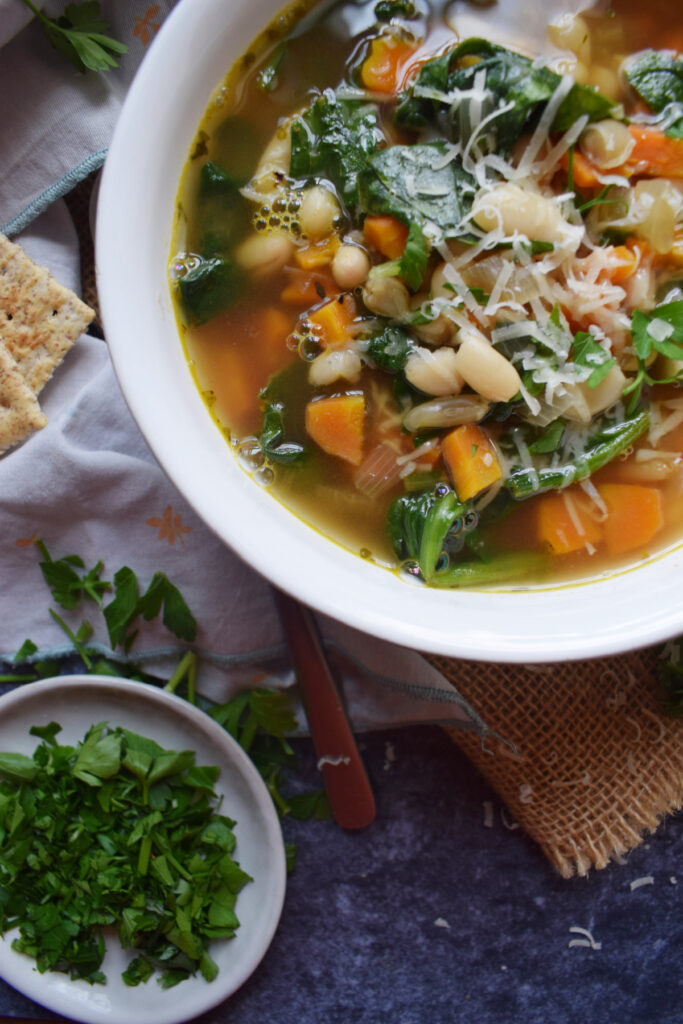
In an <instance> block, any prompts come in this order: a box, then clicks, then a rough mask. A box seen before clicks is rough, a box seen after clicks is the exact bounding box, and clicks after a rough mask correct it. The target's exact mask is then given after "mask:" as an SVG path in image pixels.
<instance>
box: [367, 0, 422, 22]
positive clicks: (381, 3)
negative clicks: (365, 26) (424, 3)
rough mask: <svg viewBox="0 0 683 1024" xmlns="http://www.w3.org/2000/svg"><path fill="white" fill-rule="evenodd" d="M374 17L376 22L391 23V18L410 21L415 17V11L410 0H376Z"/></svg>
mask: <svg viewBox="0 0 683 1024" xmlns="http://www.w3.org/2000/svg"><path fill="white" fill-rule="evenodd" d="M375 17H376V18H377V21H391V19H392V18H405V19H406V20H410V19H411V18H415V17H417V10H416V8H415V4H414V3H412V0H378V3H376V4H375Z"/></svg>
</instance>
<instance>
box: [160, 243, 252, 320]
mask: <svg viewBox="0 0 683 1024" xmlns="http://www.w3.org/2000/svg"><path fill="white" fill-rule="evenodd" d="M243 277H244V275H243V272H242V271H241V269H240V268H239V267H237V265H236V264H234V263H232V262H231V261H229V260H226V259H223V258H222V257H220V256H211V257H209V258H208V259H207V258H205V257H203V256H197V255H193V256H192V257H190V258H189V259H188V261H187V266H186V267H184V271H183V273H182V275H181V276H180V277H178V279H177V280H176V283H175V288H176V291H177V293H178V298H179V300H180V308H181V309H182V311H183V315H184V317H185V319H186V320H187V322H188V324H191V325H192V326H200V325H201V324H205V323H208V321H209V320H212V319H213V318H214V317H215V316H218V314H219V313H222V312H223V310H225V309H227V308H228V306H231V305H233V303H235V302H237V300H238V298H239V297H240V295H241V294H242V284H243Z"/></svg>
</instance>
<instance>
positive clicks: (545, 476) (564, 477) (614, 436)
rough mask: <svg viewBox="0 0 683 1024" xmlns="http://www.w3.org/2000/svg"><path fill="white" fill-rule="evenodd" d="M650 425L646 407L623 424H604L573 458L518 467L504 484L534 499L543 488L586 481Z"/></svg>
mask: <svg viewBox="0 0 683 1024" xmlns="http://www.w3.org/2000/svg"><path fill="white" fill-rule="evenodd" d="M649 425H650V414H649V412H648V411H647V410H643V411H642V412H639V413H637V414H636V415H635V416H632V417H630V418H629V419H627V420H624V421H623V422H622V423H614V424H612V426H609V427H605V429H604V430H601V431H600V432H599V433H598V434H596V435H595V436H594V437H593V438H592V441H591V445H590V447H589V448H587V449H586V450H585V451H584V452H583V454H582V455H579V456H578V457H577V458H576V459H574V460H573V461H571V462H566V463H564V464H563V465H560V466H546V467H544V468H540V469H527V468H526V467H524V468H520V469H516V470H514V471H513V472H512V473H511V474H510V476H509V477H508V478H507V480H506V481H505V486H506V487H507V489H508V490H509V492H510V494H512V496H513V497H514V498H531V497H533V496H534V495H535V494H541V493H542V492H543V491H558V490H561V489H562V488H564V487H569V485H570V484H575V483H578V482H579V481H580V480H585V479H586V478H587V477H589V476H590V475H591V474H592V473H595V472H596V471H597V470H598V469H601V468H602V467H603V466H606V465H607V463H608V462H611V461H612V459H614V458H616V457H617V456H618V455H621V454H622V453H623V452H625V451H626V449H627V448H629V447H630V446H631V445H632V444H633V442H634V441H635V440H636V439H637V438H639V437H640V435H641V434H643V433H644V432H645V431H646V430H647V428H648V427H649Z"/></svg>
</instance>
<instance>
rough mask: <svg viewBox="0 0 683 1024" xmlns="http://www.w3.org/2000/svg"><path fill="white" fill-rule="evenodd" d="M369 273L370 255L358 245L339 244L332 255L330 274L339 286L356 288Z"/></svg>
mask: <svg viewBox="0 0 683 1024" xmlns="http://www.w3.org/2000/svg"><path fill="white" fill-rule="evenodd" d="M369 273H370V257H369V256H368V254H367V253H366V252H365V250H364V249H361V247H360V246H359V245H340V246H339V248H338V249H337V251H336V253H335V254H334V256H333V257H332V276H333V277H334V279H335V281H336V282H337V284H338V285H339V287H340V288H344V289H349V288H357V287H358V285H360V284H363V283H364V282H365V281H366V280H367V276H368V274H369Z"/></svg>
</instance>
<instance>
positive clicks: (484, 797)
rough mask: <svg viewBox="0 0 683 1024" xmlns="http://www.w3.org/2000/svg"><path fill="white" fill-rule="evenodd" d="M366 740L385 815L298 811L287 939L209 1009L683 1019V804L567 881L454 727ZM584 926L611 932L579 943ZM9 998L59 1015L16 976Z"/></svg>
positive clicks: (586, 1022) (558, 1023)
mask: <svg viewBox="0 0 683 1024" xmlns="http://www.w3.org/2000/svg"><path fill="white" fill-rule="evenodd" d="M362 745H363V748H364V757H365V760H366V764H367V766H368V770H369V772H370V775H371V778H372V782H373V786H374V789H375V793H376V798H377V806H378V813H377V820H376V822H375V824H374V825H372V826H371V827H370V828H369V829H367V830H365V831H364V832H361V833H352V832H343V831H341V830H340V829H339V828H338V827H337V826H335V825H334V824H333V823H332V822H329V821H313V822H295V821H287V822H286V823H285V828H284V831H285V838H286V839H287V840H289V841H293V842H296V843H297V844H298V860H297V865H296V868H295V870H294V872H293V873H292V874H291V876H290V878H289V882H288V890H287V897H286V902H285V907H284V912H283V915H282V919H281V923H280V927H279V929H278V931H277V933H276V936H275V939H274V941H273V944H272V945H271V948H270V950H269V951H268V953H267V954H266V956H265V958H264V960H263V962H262V963H261V965H260V967H259V968H258V969H257V971H256V972H255V973H254V974H253V975H252V977H251V978H250V979H249V980H248V981H247V983H246V984H245V985H244V986H243V987H242V988H241V989H240V990H239V991H238V992H237V993H235V995H233V997H232V998H231V999H230V1000H229V1001H228V1002H227V1003H225V1004H223V1005H222V1006H220V1007H218V1008H216V1009H215V1010H214V1011H212V1012H211V1013H208V1014H205V1015H204V1016H202V1017H201V1018H199V1021H200V1022H201V1024H223V1022H229V1024H385V1022H386V1024H389V1022H391V1024H461V1022H463V1024H465V1022H467V1024H470V1022H472V1024H681V1022H683V985H682V984H681V962H682V957H681V952H682V947H683V918H682V916H681V899H682V896H683V860H682V858H683V829H682V827H681V826H682V825H683V816H680V815H679V816H677V817H674V818H670V819H668V820H667V821H666V822H665V823H664V824H663V825H662V826H661V828H660V829H659V831H658V832H657V833H656V834H655V835H653V836H651V837H649V838H648V839H647V840H646V842H645V843H644V845H643V846H642V847H640V848H639V849H637V850H635V851H633V852H632V853H631V854H630V855H629V856H628V858H627V860H626V863H625V864H614V865H611V866H610V867H609V868H607V869H606V870H604V871H600V872H594V873H593V874H592V875H590V876H589V877H588V878H582V879H581V878H577V879H573V880H570V881H566V880H563V879H561V878H560V877H559V876H558V875H557V874H556V873H555V871H554V870H553V868H552V867H551V866H550V865H549V864H548V863H547V862H546V860H545V859H544V857H543V855H542V854H541V853H540V851H539V850H538V848H537V847H536V846H535V844H534V843H533V842H532V841H531V840H530V839H529V838H528V837H527V836H526V835H525V834H524V833H523V832H522V831H521V830H520V829H516V830H510V829H508V828H506V827H505V826H504V824H503V822H502V819H501V815H500V802H499V801H498V800H497V798H496V797H495V795H494V794H493V793H492V791H491V789H490V787H489V786H488V785H487V783H486V782H485V781H484V780H483V779H482V778H481V776H480V775H479V774H478V773H477V772H476V771H475V769H474V768H473V767H472V766H471V765H470V763H469V762H468V761H467V759H466V758H465V757H464V756H463V755H462V754H461V753H460V751H459V750H458V749H457V747H456V746H455V745H454V744H453V743H452V742H451V741H450V740H449V739H448V737H447V736H445V735H444V734H443V733H442V732H441V730H439V729H438V728H437V727H432V726H419V727H410V728H406V729H403V730H392V731H391V732H381V733H372V734H369V735H366V736H364V737H363V739H362ZM295 746H296V747H297V750H298V752H299V755H300V759H299V769H298V771H297V777H296V779H295V780H294V782H293V785H294V786H297V787H300V788H308V787H310V786H311V785H318V784H319V776H318V775H317V771H316V768H315V757H314V755H313V752H312V749H311V745H310V743H309V742H308V741H307V740H300V741H297V742H296V743H295ZM387 754H389V755H391V754H393V755H394V759H393V760H390V759H389V758H388V757H387ZM290 788H291V787H290ZM484 801H491V802H492V803H493V808H494V815H493V827H492V828H487V827H485V825H484V821H485V810H484ZM679 872H680V878H678V882H677V883H675V882H674V881H672V880H673V879H676V878H677V876H678V873H679ZM649 875H652V877H653V879H654V884H652V885H644V886H641V887H640V888H638V889H636V890H634V891H632V890H631V887H630V883H631V882H632V881H633V880H635V879H638V878H641V877H643V876H649ZM572 926H579V927H582V928H586V929H588V930H589V931H590V932H591V933H592V935H593V937H594V939H595V941H596V943H601V948H600V949H592V948H586V947H580V946H579V947H573V948H570V947H569V942H570V940H572V939H576V938H580V936H578V935H576V934H573V933H571V932H570V930H569V929H570V927H572ZM0 1012H4V1013H8V1014H11V1015H14V1016H23V1017H38V1016H41V1017H43V1018H44V1019H52V1016H53V1015H51V1014H49V1013H47V1012H46V1011H43V1010H40V1009H39V1008H38V1007H36V1006H34V1005H33V1004H32V1003H30V1002H28V1001H27V1000H25V999H23V997H21V996H19V995H18V994H16V993H14V992H12V990H11V989H9V988H8V987H6V986H5V987H3V988H2V989H1V990H0ZM131 1012H132V1013H133V1010H132V1009H131ZM131 1019H132V1018H131Z"/></svg>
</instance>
